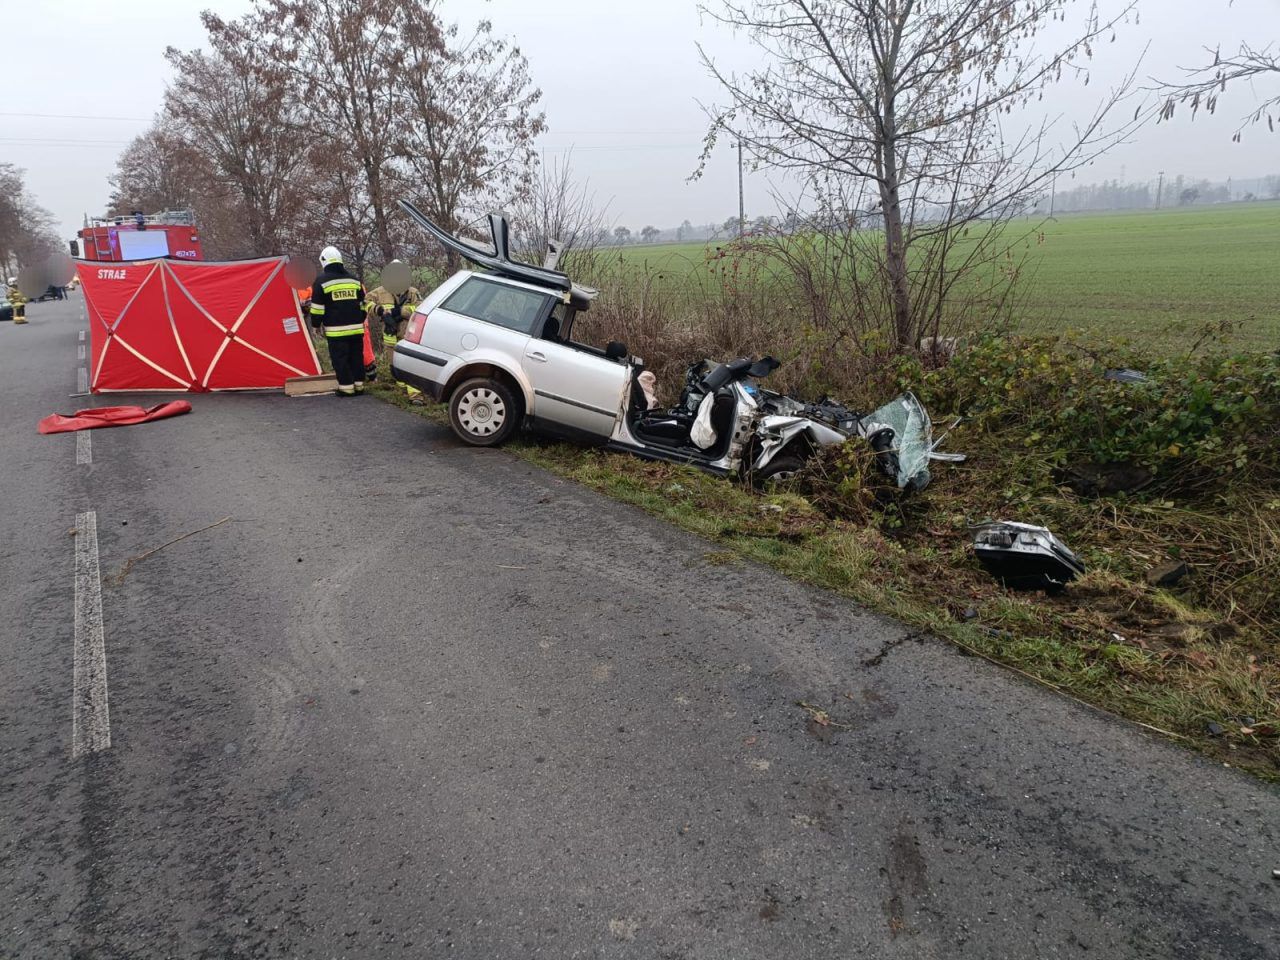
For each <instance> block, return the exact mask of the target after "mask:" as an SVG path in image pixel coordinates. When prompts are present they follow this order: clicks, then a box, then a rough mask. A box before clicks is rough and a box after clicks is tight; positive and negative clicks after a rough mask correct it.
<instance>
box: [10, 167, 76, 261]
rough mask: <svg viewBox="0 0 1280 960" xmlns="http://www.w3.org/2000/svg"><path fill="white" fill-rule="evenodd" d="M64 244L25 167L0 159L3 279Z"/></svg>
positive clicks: (45, 256)
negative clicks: (29, 187)
mask: <svg viewBox="0 0 1280 960" xmlns="http://www.w3.org/2000/svg"><path fill="white" fill-rule="evenodd" d="M60 247H61V242H60V241H59V240H58V233H57V229H56V227H55V224H54V220H53V215H52V214H51V213H49V211H48V210H46V209H44V207H42V206H40V204H38V203H37V202H36V201H35V198H33V197H32V196H31V194H30V192H29V191H28V190H27V184H26V176H25V171H23V170H22V169H20V168H19V167H15V166H14V165H13V164H10V163H0V283H2V282H3V281H4V280H5V279H6V278H8V277H10V276H13V275H15V274H16V273H17V272H18V270H19V268H20V267H23V266H28V265H31V264H36V263H39V262H41V261H42V260H44V259H45V258H47V257H48V256H49V255H50V254H52V253H55V252H57V250H58V249H59V248H60Z"/></svg>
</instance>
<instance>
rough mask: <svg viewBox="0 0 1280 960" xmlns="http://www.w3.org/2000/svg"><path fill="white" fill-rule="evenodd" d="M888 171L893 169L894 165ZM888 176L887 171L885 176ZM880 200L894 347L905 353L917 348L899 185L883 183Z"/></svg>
mask: <svg viewBox="0 0 1280 960" xmlns="http://www.w3.org/2000/svg"><path fill="white" fill-rule="evenodd" d="M889 169H892V164H890V165H889ZM888 175H889V174H888V172H886V176H888ZM895 175H896V174H895ZM880 198H881V200H880V202H881V206H882V207H883V209H884V246H885V271H886V273H887V274H888V277H889V297H890V303H891V305H892V307H893V333H894V341H895V342H894V346H895V348H896V349H897V350H898V352H900V353H903V352H906V351H908V350H911V349H913V348H914V346H915V345H914V344H913V343H912V340H913V337H912V330H911V287H910V284H909V281H908V278H907V243H906V235H905V233H904V232H903V229H902V206H901V204H900V203H899V202H898V187H897V183H896V182H894V183H892V185H890V184H882V185H881V187H880Z"/></svg>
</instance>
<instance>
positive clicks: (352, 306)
mask: <svg viewBox="0 0 1280 960" xmlns="http://www.w3.org/2000/svg"><path fill="white" fill-rule="evenodd" d="M320 266H321V267H322V269H321V271H320V274H319V276H317V277H316V279H315V281H314V282H313V283H312V284H311V326H312V327H314V328H315V330H316V331H317V332H320V331H323V332H324V338H325V342H326V343H328V345H329V359H330V360H332V361H333V373H334V376H335V377H337V379H338V389H337V391H336V393H337V394H338V396H340V397H350V396H355V395H356V394H358V393H363V392H364V377H365V369H364V329H365V327H364V314H365V309H366V304H365V292H364V284H363V283H361V282H360V281H359V280H357V279H356V278H355V277H353V276H351V274H349V273H347V268H346V267H344V266H343V265H342V254H341V253H339V252H338V249H337V248H336V247H325V248H324V250H322V251H321V253H320Z"/></svg>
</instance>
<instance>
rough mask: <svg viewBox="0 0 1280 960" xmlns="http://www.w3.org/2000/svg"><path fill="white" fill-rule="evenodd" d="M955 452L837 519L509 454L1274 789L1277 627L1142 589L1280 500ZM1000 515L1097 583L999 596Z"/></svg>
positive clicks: (521, 449)
mask: <svg viewBox="0 0 1280 960" xmlns="http://www.w3.org/2000/svg"><path fill="white" fill-rule="evenodd" d="M384 376H385V375H384ZM372 392H373V393H375V394H376V395H378V396H380V397H381V398H383V399H385V400H387V401H389V402H392V403H394V404H396V405H398V406H401V407H404V408H406V409H410V410H412V411H414V412H415V413H418V414H419V415H421V416H424V417H426V418H428V419H432V420H434V421H436V422H447V415H446V414H445V412H444V408H443V407H442V406H440V405H438V404H435V403H431V402H429V401H428V402H427V403H426V404H424V405H416V404H413V403H411V402H410V399H409V397H408V395H407V394H406V392H405V391H404V389H403V387H399V386H397V385H394V384H391V383H389V382H387V380H385V379H380V380H379V381H378V382H377V383H376V384H374V385H373V387H372ZM948 446H949V447H951V448H954V449H962V450H963V449H967V450H968V451H969V452H970V454H971V456H970V460H969V461H968V462H967V463H965V464H963V465H950V464H947V465H943V466H941V467H940V468H939V470H938V471H937V475H936V478H935V481H934V483H933V484H932V485H931V486H930V487H929V488H928V490H926V491H925V493H924V494H923V495H921V496H919V497H917V498H915V499H913V500H912V501H910V502H908V503H905V504H901V505H899V506H897V507H894V508H892V509H890V510H887V511H886V510H877V509H874V508H872V509H871V511H870V512H868V511H866V510H861V509H859V510H853V511H848V512H847V513H846V516H844V517H841V516H839V515H836V516H833V515H832V511H831V510H830V509H827V508H826V507H825V506H824V507H823V508H821V509H820V507H819V506H818V505H816V504H821V503H822V500H823V498H822V497H821V496H814V495H812V494H802V492H799V491H798V492H791V493H782V494H777V495H772V496H768V497H762V496H759V495H756V494H755V493H753V492H752V491H750V490H748V489H746V488H744V487H743V486H741V485H737V484H734V483H731V482H726V481H725V480H720V479H716V478H713V477H709V476H707V475H705V474H702V473H700V472H699V471H696V470H694V469H692V468H688V467H677V466H672V465H669V464H659V463H649V462H645V461H641V460H638V459H635V458H632V457H628V456H625V455H617V454H608V453H604V452H601V451H597V450H590V449H584V448H581V447H578V446H573V445H568V444H561V443H555V442H549V441H544V440H540V439H538V438H536V437H530V436H525V437H522V438H521V439H519V440H518V441H516V442H514V443H512V444H510V445H509V446H508V450H509V451H510V452H511V453H513V454H514V455H516V456H518V457H520V458H522V459H524V460H527V461H529V462H532V463H535V464H537V465H538V466H541V467H543V468H544V469H547V470H549V471H551V472H552V473H555V474H557V475H559V476H562V477H565V478H567V479H571V480H574V481H576V482H578V483H581V484H583V485H585V486H587V487H590V488H591V489H593V490H596V491H598V492H600V493H603V494H605V495H607V496H609V497H611V498H613V499H615V500H619V501H621V502H624V503H628V504H631V505H633V506H636V507H639V508H641V509H643V510H645V511H646V512H647V513H649V514H651V515H653V516H655V517H659V518H661V519H663V520H666V521H668V522H670V523H673V524H674V525H676V526H678V527H680V528H682V529H684V530H687V531H689V532H692V533H694V534H696V535H698V536H700V537H703V538H705V539H706V540H707V541H708V543H709V544H711V545H714V547H715V549H709V550H708V553H707V562H708V563H714V564H723V563H726V562H734V561H735V560H736V559H737V558H741V559H743V560H750V561H755V562H758V563H763V564H767V565H768V566H770V567H772V568H774V569H776V570H778V571H780V572H781V573H783V574H785V575H787V576H789V577H793V578H795V579H797V580H800V581H803V582H805V583H809V584H813V585H815V586H818V587H822V588H824V589H827V590H830V591H833V592H835V593H837V594H840V595H841V596H844V597H847V598H849V599H850V600H853V601H854V602H856V603H858V604H860V605H862V606H865V607H867V608H869V609H871V610H875V611H877V612H879V613H883V614H886V615H888V616H891V617H893V618H895V619H897V620H899V621H901V622H903V623H905V624H908V625H909V626H912V627H914V628H917V629H920V630H926V631H929V632H930V633H932V634H934V635H936V636H939V637H943V638H945V639H947V640H949V641H950V642H951V643H953V644H955V645H956V646H957V647H958V648H960V649H961V650H963V651H965V652H966V653H968V654H971V655H975V656H979V657H982V658H985V659H988V660H990V661H992V662H995V663H998V664H1001V665H1004V666H1006V667H1008V668H1011V669H1013V670H1015V671H1017V672H1018V673H1020V674H1022V675H1023V676H1025V677H1027V678H1029V679H1030V680H1033V681H1035V682H1036V683H1039V684H1042V685H1044V686H1048V687H1050V688H1052V689H1054V690H1056V691H1058V692H1060V693H1062V694H1064V695H1067V696H1070V697H1073V698H1075V699H1078V700H1080V701H1082V702H1084V703H1086V704H1089V705H1091V706H1094V707H1097V708H1101V709H1103V710H1106V711H1108V712H1111V713H1114V714H1117V715H1119V716H1121V717H1124V718H1127V719H1128V720H1130V721H1132V722H1134V723H1137V724H1140V725H1142V726H1144V727H1147V728H1148V729H1151V730H1154V731H1156V732H1157V733H1160V734H1162V735H1165V736H1168V737H1170V738H1172V739H1174V740H1176V741H1178V742H1181V743H1184V744H1186V745H1188V746H1190V747H1192V748H1193V749H1196V750H1198V751H1200V752H1202V753H1204V754H1207V755H1209V756H1211V757H1213V758H1215V759H1218V760H1220V761H1222V762H1224V763H1229V764H1231V765H1233V766H1237V767H1240V768H1243V769H1246V770H1249V771H1251V772H1252V773H1254V774H1257V775H1258V776H1260V777H1263V778H1264V779H1268V780H1273V781H1280V648H1278V646H1277V637H1276V625H1275V624H1274V623H1269V622H1266V620H1265V619H1262V620H1259V618H1258V617H1256V616H1254V615H1252V614H1251V613H1250V612H1249V611H1247V610H1244V609H1238V608H1237V607H1238V605H1236V604H1233V602H1232V601H1231V600H1230V597H1229V593H1228V595H1227V599H1226V600H1223V601H1221V602H1219V601H1218V599H1217V598H1218V597H1219V595H1218V594H1217V593H1215V592H1214V590H1213V589H1210V587H1212V584H1213V583H1214V582H1216V581H1213V580H1212V578H1210V580H1209V582H1208V583H1207V584H1206V582H1205V578H1204V577H1201V578H1200V582H1199V585H1198V586H1194V587H1192V588H1190V589H1188V588H1187V587H1186V586H1185V585H1183V586H1181V587H1176V588H1173V589H1161V588H1156V587H1153V586H1151V585H1149V584H1148V583H1147V582H1146V581H1145V580H1144V579H1143V576H1142V572H1143V570H1144V569H1145V568H1146V567H1147V566H1150V565H1152V564H1154V563H1155V562H1158V561H1160V560H1162V559H1167V557H1168V556H1169V555H1170V553H1171V551H1172V555H1174V556H1177V555H1178V554H1179V551H1178V549H1177V546H1176V543H1177V542H1179V541H1180V540H1181V539H1184V537H1183V536H1182V535H1181V534H1180V533H1179V532H1180V531H1184V530H1189V529H1198V530H1209V531H1214V530H1217V529H1219V528H1221V529H1224V530H1226V529H1232V528H1231V527H1230V526H1229V524H1228V521H1230V523H1234V524H1235V528H1236V529H1239V530H1248V529H1254V530H1255V531H1256V529H1257V527H1258V525H1259V524H1261V525H1263V526H1265V525H1266V524H1268V523H1270V524H1272V530H1273V531H1274V527H1275V526H1276V525H1277V523H1280V502H1274V503H1256V502H1251V493H1250V491H1248V490H1242V491H1240V493H1239V496H1238V497H1237V498H1235V499H1231V498H1228V499H1226V500H1222V499H1221V497H1220V498H1219V502H1216V503H1215V505H1213V506H1212V507H1204V506H1197V507H1190V506H1177V505H1175V504H1173V503H1171V502H1169V501H1166V500H1160V499H1154V500H1145V501H1144V500H1137V499H1135V500H1132V501H1121V502H1119V503H1117V501H1115V500H1113V499H1086V498H1081V497H1075V496H1072V495H1071V494H1070V493H1069V491H1066V490H1064V489H1062V488H1060V487H1056V486H1054V485H1052V484H1051V483H1042V484H1039V485H1037V484H1034V483H1028V482H1026V481H1025V480H1023V481H1016V480H1015V478H1025V477H1027V476H1031V475H1035V474H1036V469H1035V465H1034V464H1031V463H1028V462H1025V457H1026V456H1027V455H1023V454H1014V455H1011V454H1010V452H1009V449H1008V447H1007V445H1006V444H1005V443H1004V442H993V441H992V438H991V437H984V436H983V435H981V434H979V433H977V432H974V433H972V434H967V433H966V432H965V429H964V428H963V427H962V428H960V429H959V430H958V431H957V432H956V434H955V438H954V440H951V441H949V442H948ZM1255 499H1256V498H1255ZM995 516H1003V517H1007V518H1009V519H1026V520H1030V521H1032V522H1044V523H1046V525H1048V526H1050V527H1051V528H1052V529H1054V530H1055V531H1056V532H1058V533H1059V534H1060V535H1061V536H1062V537H1063V538H1064V539H1065V540H1066V541H1067V542H1068V544H1069V545H1070V546H1072V547H1073V549H1075V550H1076V551H1077V552H1078V553H1080V554H1081V555H1082V556H1083V557H1084V559H1085V561H1086V563H1087V564H1088V566H1089V574H1088V575H1087V576H1086V577H1085V578H1084V579H1083V580H1081V581H1078V582H1077V583H1075V584H1073V585H1072V586H1071V588H1070V589H1069V590H1067V591H1066V592H1065V593H1063V594H1061V595H1059V596H1054V597H1049V596H1045V595H1042V594H1038V593H1037V594H1026V593H1018V592H1014V591H1009V590H1006V589H1004V588H1003V587H1001V586H1000V585H998V584H997V583H996V582H995V581H993V580H992V579H991V578H990V577H989V576H988V575H987V574H986V573H985V572H984V571H982V569H981V568H980V567H979V565H978V564H977V562H976V560H975V559H974V558H973V556H972V554H971V551H970V550H969V532H968V524H969V523H970V522H974V521H977V520H980V519H984V518H986V517H995ZM1202 546H1204V545H1202ZM1204 549H1205V550H1208V551H1209V552H1210V553H1212V551H1214V550H1217V551H1222V550H1227V551H1229V550H1230V549H1231V547H1230V546H1229V545H1224V544H1219V545H1217V546H1213V545H1212V544H1210V545H1207V546H1204ZM1202 554H1203V551H1202ZM1193 559H1195V557H1193ZM1222 562H1223V563H1226V564H1228V566H1226V567H1224V568H1223V569H1224V570H1225V573H1223V574H1222V576H1224V577H1228V578H1238V577H1241V576H1247V573H1237V572H1236V570H1235V568H1233V567H1230V565H1229V562H1228V561H1227V560H1223V561H1222ZM1191 582H1192V583H1196V578H1194V577H1193V579H1192V581H1191Z"/></svg>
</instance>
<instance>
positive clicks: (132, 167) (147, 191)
mask: <svg viewBox="0 0 1280 960" xmlns="http://www.w3.org/2000/svg"><path fill="white" fill-rule="evenodd" d="M203 159H204V158H203V157H201V156H200V154H199V153H198V152H196V151H194V150H192V149H190V148H189V147H188V145H187V142H186V141H185V140H184V139H183V137H182V135H181V133H180V132H179V131H178V130H177V129H176V128H175V125H174V123H173V122H172V120H171V119H170V118H168V117H166V116H161V117H160V118H158V119H157V121H156V122H155V123H154V124H153V125H152V126H151V127H150V128H149V129H148V130H147V131H146V132H145V133H141V134H139V135H138V136H136V137H134V139H133V141H132V142H131V143H130V144H129V146H127V147H125V150H124V153H122V154H121V155H120V158H119V159H118V160H117V161H116V172H115V173H114V174H112V175H111V177H110V178H109V180H110V183H111V186H112V191H111V198H110V200H108V202H107V215H108V216H125V215H127V214H130V213H132V212H133V211H135V210H143V211H146V212H147V213H158V212H160V211H164V210H184V209H188V208H190V207H193V206H194V205H195V202H194V201H195V197H194V194H193V189H192V188H193V185H194V183H195V182H196V180H198V179H200V178H201V177H204V176H207V175H208V166H207V164H205V163H204V162H203Z"/></svg>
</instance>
